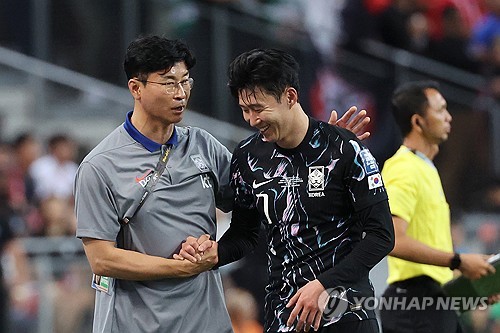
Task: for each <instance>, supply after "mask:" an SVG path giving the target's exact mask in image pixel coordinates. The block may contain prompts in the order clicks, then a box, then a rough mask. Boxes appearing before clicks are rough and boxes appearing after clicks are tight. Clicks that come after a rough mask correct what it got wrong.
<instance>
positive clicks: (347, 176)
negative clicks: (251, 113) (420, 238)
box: [231, 118, 390, 332]
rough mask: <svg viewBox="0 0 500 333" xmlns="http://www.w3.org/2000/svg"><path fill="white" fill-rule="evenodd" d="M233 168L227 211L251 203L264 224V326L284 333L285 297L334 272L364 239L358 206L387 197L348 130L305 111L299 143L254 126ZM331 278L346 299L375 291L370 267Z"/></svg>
mask: <svg viewBox="0 0 500 333" xmlns="http://www.w3.org/2000/svg"><path fill="white" fill-rule="evenodd" d="M231 168H232V169H231V177H232V178H231V185H232V186H233V189H234V191H235V208H239V209H235V210H234V211H233V214H234V213H235V212H236V211H239V212H243V213H244V212H245V210H246V211H253V210H257V211H258V213H259V218H260V219H261V222H262V223H264V224H265V226H266V229H267V236H268V251H267V255H268V271H269V277H270V280H269V285H268V286H267V296H266V331H269V332H286V331H287V330H288V329H287V328H286V325H285V324H286V321H287V319H288V316H289V314H290V312H291V310H292V308H293V307H292V308H290V309H286V308H285V305H286V304H287V303H288V301H289V300H290V298H291V297H292V296H293V295H294V294H295V293H296V292H297V290H298V289H299V288H300V287H302V286H304V285H305V284H306V283H307V282H309V281H312V280H314V279H317V278H319V277H320V276H321V275H322V274H329V272H332V270H333V271H334V270H335V266H336V265H338V264H339V263H340V262H342V260H343V259H344V258H345V257H346V256H347V255H348V254H349V253H351V252H352V250H353V249H354V248H355V246H356V245H357V243H359V242H360V240H361V239H362V236H363V232H364V228H363V223H364V221H362V218H361V217H360V216H362V215H360V214H358V213H359V212H361V211H363V210H365V209H366V208H368V207H370V206H374V205H376V204H377V203H380V202H381V201H387V195H386V192H385V188H384V186H383V184H382V179H381V176H380V172H379V169H378V164H377V162H376V160H375V159H374V157H373V156H372V154H371V153H370V152H369V150H368V149H367V148H366V147H365V146H364V145H363V144H362V143H361V142H360V141H359V140H358V139H357V138H356V137H355V135H354V134H353V133H351V132H349V131H347V130H345V129H342V128H339V127H337V126H330V125H328V124H327V123H324V122H318V121H316V120H314V119H312V118H310V119H309V129H308V131H307V134H306V136H305V138H304V140H303V141H302V142H301V143H300V145H299V146H298V147H296V148H294V149H283V148H280V147H278V146H277V145H276V144H274V143H269V142H264V141H263V140H262V136H261V135H260V134H259V133H257V134H255V135H253V136H252V137H250V138H248V139H247V140H245V141H243V142H241V143H240V144H239V146H238V148H237V149H236V150H235V152H234V154H233V159H232V165H231ZM387 215H388V216H389V218H390V214H389V213H388V210H387ZM389 218H388V219H389ZM233 220H237V217H236V218H235V217H233ZM385 227H386V226H385ZM384 255H385V254H384ZM382 257H383V255H382ZM380 259H381V258H380ZM380 259H378V260H380ZM320 281H321V280H320ZM321 282H322V281H321ZM335 283H336V284H338V285H329V286H326V285H324V287H325V288H332V287H337V286H340V285H341V286H342V287H343V288H345V289H346V290H347V294H348V297H349V298H350V299H352V297H353V296H359V297H367V296H373V288H372V286H371V283H370V281H369V277H368V274H363V275H362V278H361V279H356V280H355V281H350V280H349V279H347V280H345V281H335ZM323 284H324V282H323ZM348 312H349V311H348ZM351 317H352V318H351V320H358V319H367V318H373V317H374V314H373V313H372V312H370V313H368V312H365V311H362V313H361V314H356V315H354V316H351ZM342 319H346V318H342Z"/></svg>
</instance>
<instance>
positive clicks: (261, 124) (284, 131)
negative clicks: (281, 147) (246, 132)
mask: <svg viewBox="0 0 500 333" xmlns="http://www.w3.org/2000/svg"><path fill="white" fill-rule="evenodd" d="M285 95H286V94H285V93H283V95H282V96H281V99H280V100H279V101H278V100H277V99H276V97H275V96H273V95H271V94H268V93H266V92H265V91H263V90H261V89H255V90H250V89H245V90H242V91H240V93H239V101H238V103H239V106H240V107H241V110H242V111H243V118H244V119H245V121H246V122H247V123H248V124H249V125H250V126H252V127H254V128H256V129H258V130H259V131H260V134H261V135H262V138H263V140H264V141H268V142H276V143H278V144H279V142H280V141H283V140H284V139H285V138H287V136H288V135H291V134H292V133H291V128H290V126H289V124H290V122H287V117H288V116H289V115H290V108H289V105H288V104H287V103H286V96H285ZM283 101H285V102H283Z"/></svg>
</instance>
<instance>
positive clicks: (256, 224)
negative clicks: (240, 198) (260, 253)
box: [216, 207, 260, 267]
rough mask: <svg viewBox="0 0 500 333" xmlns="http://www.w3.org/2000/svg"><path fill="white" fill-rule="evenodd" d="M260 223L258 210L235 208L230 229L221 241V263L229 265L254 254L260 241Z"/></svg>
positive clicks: (221, 264) (219, 264) (219, 263)
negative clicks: (249, 254) (251, 253)
mask: <svg viewBox="0 0 500 333" xmlns="http://www.w3.org/2000/svg"><path fill="white" fill-rule="evenodd" d="M259 230H260V221H259V217H258V212H257V211H256V210H246V209H241V208H238V207H235V208H234V210H233V215H232V218H231V224H230V226H229V229H228V230H227V231H226V232H225V233H224V235H223V236H222V237H221V239H220V240H219V242H218V243H219V262H218V264H217V266H216V267H220V266H223V265H226V264H229V263H231V262H233V261H236V260H239V259H241V258H243V257H244V256H245V255H246V254H248V253H250V252H252V251H253V250H254V249H255V247H256V246H257V243H258V241H259Z"/></svg>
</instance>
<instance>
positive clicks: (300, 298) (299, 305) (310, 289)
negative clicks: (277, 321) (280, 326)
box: [286, 280, 325, 332]
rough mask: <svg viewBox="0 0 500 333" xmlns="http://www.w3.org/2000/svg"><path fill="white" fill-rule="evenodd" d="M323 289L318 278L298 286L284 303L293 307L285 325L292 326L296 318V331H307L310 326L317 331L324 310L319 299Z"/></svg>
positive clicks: (288, 306)
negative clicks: (286, 302) (300, 286)
mask: <svg viewBox="0 0 500 333" xmlns="http://www.w3.org/2000/svg"><path fill="white" fill-rule="evenodd" d="M324 291H325V288H324V287H323V285H322V284H321V282H319V281H318V280H313V281H311V282H308V283H307V284H306V285H305V286H303V287H302V288H300V289H299V290H298V291H297V293H296V294H295V295H293V297H292V298H291V299H290V301H289V302H288V304H287V305H286V307H287V308H290V307H292V306H293V307H294V308H293V310H292V312H291V313H290V317H289V318H288V321H287V323H286V324H287V326H288V327H292V326H293V324H294V323H295V321H296V320H297V326H296V327H295V330H296V331H297V332H301V331H302V330H304V331H305V332H309V329H310V328H311V327H313V328H314V330H316V331H317V330H318V329H319V325H320V322H321V316H322V314H323V311H324V309H322V308H320V305H319V303H320V302H319V299H320V295H321V294H322V293H323V292H324Z"/></svg>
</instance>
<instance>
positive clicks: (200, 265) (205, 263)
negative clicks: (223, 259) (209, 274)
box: [195, 240, 219, 273]
mask: <svg viewBox="0 0 500 333" xmlns="http://www.w3.org/2000/svg"><path fill="white" fill-rule="evenodd" d="M208 242H210V247H209V248H207V250H206V251H204V252H203V253H202V254H201V257H200V259H199V260H198V261H197V262H196V268H195V272H197V273H201V272H205V271H208V270H210V269H212V267H214V266H215V265H217V263H218V262H219V256H218V244H217V242H215V241H213V240H208Z"/></svg>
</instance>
